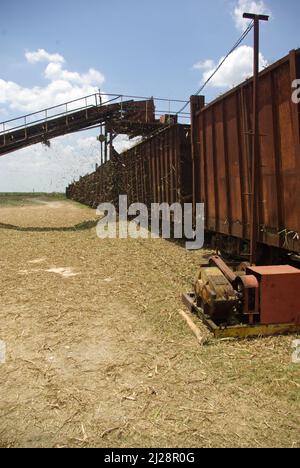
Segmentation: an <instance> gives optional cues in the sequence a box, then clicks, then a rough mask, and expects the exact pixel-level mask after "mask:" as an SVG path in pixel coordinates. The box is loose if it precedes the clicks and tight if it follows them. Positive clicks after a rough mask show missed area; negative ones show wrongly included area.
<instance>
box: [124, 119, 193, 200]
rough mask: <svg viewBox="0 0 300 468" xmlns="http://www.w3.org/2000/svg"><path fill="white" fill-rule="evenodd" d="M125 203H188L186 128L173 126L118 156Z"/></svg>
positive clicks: (189, 167) (189, 165)
mask: <svg viewBox="0 0 300 468" xmlns="http://www.w3.org/2000/svg"><path fill="white" fill-rule="evenodd" d="M121 157H122V160H121V165H122V167H123V170H122V177H123V189H124V194H127V195H128V203H129V204H131V203H136V202H140V203H145V204H146V205H147V206H148V207H149V208H150V205H151V203H164V202H165V203H169V204H173V203H175V202H179V203H183V202H185V201H192V160H191V146H190V127H189V126H188V125H180V124H175V125H172V126H171V127H168V128H167V129H165V130H163V131H160V132H159V133H157V134H155V135H154V136H152V137H150V138H148V139H147V140H145V141H143V142H141V143H140V144H139V145H137V146H135V147H134V148H132V149H130V150H128V151H126V152H125V153H123V154H122V155H121Z"/></svg>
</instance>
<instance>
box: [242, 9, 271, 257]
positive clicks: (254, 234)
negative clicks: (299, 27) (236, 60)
mask: <svg viewBox="0 0 300 468" xmlns="http://www.w3.org/2000/svg"><path fill="white" fill-rule="evenodd" d="M243 18H246V19H252V20H254V51H253V52H254V54H253V55H254V60H253V147H252V182H251V184H252V198H251V224H250V263H251V264H255V263H256V260H257V240H258V224H259V222H258V201H259V200H258V195H259V186H260V180H259V178H260V133H259V101H258V98H259V89H258V86H259V22H260V21H268V20H269V16H266V15H255V14H252V13H244V15H243Z"/></svg>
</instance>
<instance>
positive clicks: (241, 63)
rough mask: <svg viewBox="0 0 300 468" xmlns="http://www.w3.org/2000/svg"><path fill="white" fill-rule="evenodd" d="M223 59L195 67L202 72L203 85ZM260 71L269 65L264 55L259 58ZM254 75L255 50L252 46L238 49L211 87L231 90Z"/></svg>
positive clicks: (212, 81) (201, 63)
mask: <svg viewBox="0 0 300 468" xmlns="http://www.w3.org/2000/svg"><path fill="white" fill-rule="evenodd" d="M223 59H224V57H222V58H221V59H220V60H219V62H218V63H215V62H214V61H213V60H205V61H204V62H199V63H196V64H195V65H194V68H195V69H196V70H201V71H202V80H201V84H203V83H204V82H205V81H206V80H207V79H208V78H209V76H210V75H211V74H212V73H213V71H214V70H215V69H216V68H217V66H218V65H219V64H220V63H221V62H222V61H223ZM259 63H260V69H263V68H264V67H266V66H267V65H268V62H267V61H266V59H265V58H264V56H263V55H262V54H260V58H259ZM252 74H253V48H252V47H250V46H246V45H243V46H240V47H238V48H237V49H236V50H235V51H234V52H233V53H232V54H231V55H230V56H229V57H228V59H227V60H226V62H225V63H224V64H223V65H222V67H221V68H220V70H219V71H218V72H217V73H216V74H215V76H214V77H213V78H212V80H211V81H210V83H209V86H211V87H214V88H231V87H233V86H236V85H237V84H239V83H241V82H242V81H245V80H246V79H247V78H250V77H251V76H252Z"/></svg>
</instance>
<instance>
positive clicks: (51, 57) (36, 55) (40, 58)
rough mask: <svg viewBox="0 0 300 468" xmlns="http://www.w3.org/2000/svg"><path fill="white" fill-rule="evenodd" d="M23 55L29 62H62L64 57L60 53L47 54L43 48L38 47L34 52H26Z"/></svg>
mask: <svg viewBox="0 0 300 468" xmlns="http://www.w3.org/2000/svg"><path fill="white" fill-rule="evenodd" d="M25 57H26V59H27V61H28V62H29V63H32V64H34V63H38V62H54V63H64V61H65V59H64V57H63V56H62V55H60V54H49V53H48V52H47V51H46V50H45V49H38V50H36V51H35V52H29V51H28V52H26V53H25Z"/></svg>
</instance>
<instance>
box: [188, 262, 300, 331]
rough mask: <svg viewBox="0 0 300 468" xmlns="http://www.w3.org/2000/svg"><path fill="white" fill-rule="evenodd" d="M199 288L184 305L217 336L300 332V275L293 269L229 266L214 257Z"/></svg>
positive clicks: (202, 274)
mask: <svg viewBox="0 0 300 468" xmlns="http://www.w3.org/2000/svg"><path fill="white" fill-rule="evenodd" d="M194 289H195V290H194V292H193V293H191V294H186V295H184V296H183V300H184V303H185V304H186V305H187V306H188V308H189V309H190V311H191V312H194V313H196V314H197V315H198V316H199V317H200V318H201V319H202V320H203V321H204V323H205V324H206V325H207V326H208V327H209V328H210V330H211V331H212V332H213V333H214V335H215V336H216V337H219V338H225V337H250V336H266V335H274V334H280V333H287V332H297V331H300V294H299V291H300V270H298V269H297V268H294V267H292V266H289V265H284V266H283V265H280V266H263V267H258V266H250V264H247V263H241V264H230V265H227V264H226V263H225V262H224V261H223V260H222V259H221V258H220V257H219V256H213V257H211V258H210V260H209V262H208V264H206V265H202V267H201V270H200V273H199V276H198V278H197V279H196V282H195V288H194Z"/></svg>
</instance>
